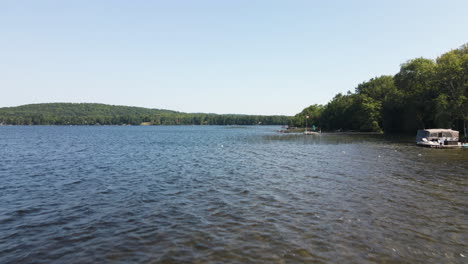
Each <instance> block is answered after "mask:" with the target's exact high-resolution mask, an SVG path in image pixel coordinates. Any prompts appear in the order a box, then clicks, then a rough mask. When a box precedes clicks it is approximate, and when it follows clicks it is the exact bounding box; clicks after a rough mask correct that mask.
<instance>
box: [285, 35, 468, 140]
mask: <svg viewBox="0 0 468 264" xmlns="http://www.w3.org/2000/svg"><path fill="white" fill-rule="evenodd" d="M306 116H309V119H308V124H309V125H312V124H314V125H316V126H318V127H320V128H321V129H322V130H348V131H349V130H352V131H373V132H381V131H385V132H389V133H415V131H416V130H417V129H421V128H435V127H439V128H453V129H456V130H459V131H460V132H462V133H464V134H465V136H466V129H467V125H468V44H465V45H463V46H462V47H460V48H458V49H455V50H452V51H449V52H447V53H445V54H443V55H441V56H440V57H438V58H437V59H436V60H432V59H426V58H416V59H412V60H409V61H407V62H406V63H403V64H401V67H400V71H399V72H398V73H396V74H395V75H394V76H387V75H383V76H379V77H375V78H372V79H370V80H369V81H366V82H363V83H361V84H359V85H358V86H357V87H356V88H355V91H354V92H350V91H349V92H348V93H347V94H337V95H336V96H335V97H334V98H333V99H332V100H331V101H330V102H329V103H328V104H326V105H311V106H309V107H307V108H305V109H304V110H303V111H302V112H301V113H299V114H297V115H295V116H294V117H293V118H292V120H291V125H293V126H299V127H303V126H304V125H305V117H306Z"/></svg>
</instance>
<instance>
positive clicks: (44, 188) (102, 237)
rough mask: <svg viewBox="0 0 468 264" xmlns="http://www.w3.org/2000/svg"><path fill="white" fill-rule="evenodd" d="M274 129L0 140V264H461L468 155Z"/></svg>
mask: <svg viewBox="0 0 468 264" xmlns="http://www.w3.org/2000/svg"><path fill="white" fill-rule="evenodd" d="M277 129H278V128H277V127H247V128H238V127H237V128H236V127H192V126H186V127H184V126H177V127H75V126H70V127H47V126H46V127H0V263H466V262H467V261H468V217H467V215H468V178H467V176H468V151H467V150H461V149H459V150H442V149H424V148H419V147H416V146H415V145H414V144H413V142H412V141H411V140H412V139H407V138H398V137H395V138H386V137H384V136H380V135H333V134H329V135H327V134H322V135H321V136H304V135H283V134H278V133H276V132H275V130H277Z"/></svg>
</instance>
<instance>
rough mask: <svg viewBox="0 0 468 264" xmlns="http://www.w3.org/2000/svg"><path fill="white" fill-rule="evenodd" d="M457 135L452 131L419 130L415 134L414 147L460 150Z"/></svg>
mask: <svg viewBox="0 0 468 264" xmlns="http://www.w3.org/2000/svg"><path fill="white" fill-rule="evenodd" d="M458 136H459V133H458V131H456V130H452V129H443V128H435V129H421V130H418V133H417V134H416V145H418V146H422V147H429V148H460V147H462V144H461V143H460V142H459V137H458Z"/></svg>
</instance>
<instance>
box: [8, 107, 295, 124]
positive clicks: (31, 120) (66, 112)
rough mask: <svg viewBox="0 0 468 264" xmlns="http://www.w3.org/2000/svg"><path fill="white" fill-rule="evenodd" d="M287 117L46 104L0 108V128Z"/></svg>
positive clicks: (283, 119)
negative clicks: (7, 126) (1, 126)
mask: <svg viewBox="0 0 468 264" xmlns="http://www.w3.org/2000/svg"><path fill="white" fill-rule="evenodd" d="M289 119H290V117H287V116H262V115H234V114H230V115H218V114H204V113H196V114H190V113H182V112H176V111H171V110H161V109H149V108H143V107H130V106H115V105H106V104H90V103H47V104H30V105H23V106H17V107H5V108H0V125H141V124H146V125H258V124H260V125H286V124H288V122H289Z"/></svg>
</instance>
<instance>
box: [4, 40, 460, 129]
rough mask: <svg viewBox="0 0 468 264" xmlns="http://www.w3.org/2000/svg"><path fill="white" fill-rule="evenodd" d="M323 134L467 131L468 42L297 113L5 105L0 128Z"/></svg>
mask: <svg viewBox="0 0 468 264" xmlns="http://www.w3.org/2000/svg"><path fill="white" fill-rule="evenodd" d="M306 124H308V126H307V127H308V130H309V129H310V128H312V127H315V128H316V131H319V130H321V131H323V132H337V131H338V132H340V133H343V132H341V131H349V132H353V133H355V132H373V133H383V132H385V133H389V134H394V133H404V134H414V133H415V132H416V130H418V129H425V128H434V127H440V128H451V129H455V130H458V131H460V135H464V137H463V136H461V137H462V138H466V137H467V133H468V131H467V130H468V127H467V126H468V44H464V45H462V46H461V47H460V48H458V49H454V50H451V51H449V52H446V53H444V54H442V55H441V56H439V57H438V58H437V59H435V60H433V59H426V58H416V59H412V60H409V61H407V62H405V63H403V64H401V67H400V71H399V72H398V73H396V74H395V75H393V76H391V75H382V76H379V77H375V78H372V79H370V80H368V81H365V82H363V83H361V84H359V85H358V86H357V87H356V88H355V91H354V92H351V91H348V92H347V94H342V93H339V94H337V95H336V96H335V97H334V98H333V99H332V100H331V101H330V102H328V103H327V104H326V105H318V104H314V105H311V106H309V107H307V108H305V109H304V110H303V111H302V112H300V113H298V114H296V115H295V116H293V117H291V116H281V115H272V116H264V115H236V114H228V115H220V114H211V113H183V112H176V111H171V110H162V109H150V108H143V107H130V106H116V105H105V104H96V103H45V104H29V105H22V106H16V107H4V108H0V125H144V126H150V125H238V126H245V125H281V126H285V125H288V126H289V127H290V128H293V127H294V128H296V129H292V130H286V131H285V133H301V132H304V127H305V126H306Z"/></svg>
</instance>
